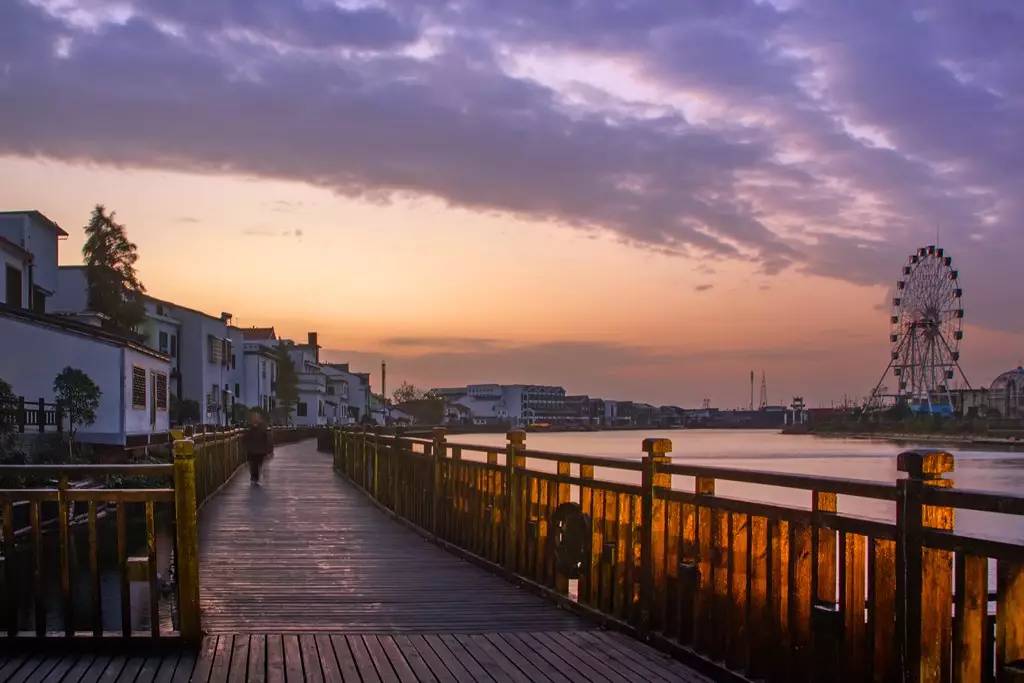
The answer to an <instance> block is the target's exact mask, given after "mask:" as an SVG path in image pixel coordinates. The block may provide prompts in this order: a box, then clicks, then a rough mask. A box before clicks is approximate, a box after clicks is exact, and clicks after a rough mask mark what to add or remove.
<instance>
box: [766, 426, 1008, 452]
mask: <svg viewBox="0 0 1024 683" xmlns="http://www.w3.org/2000/svg"><path fill="white" fill-rule="evenodd" d="M785 433H787V434H793V435H797V434H799V435H807V436H820V437H822V438H827V439H863V440H872V441H890V442H892V443H929V444H936V445H944V444H945V445H951V446H959V447H965V446H969V447H973V448H982V449H985V448H995V449H1009V450H1017V449H1022V450H1024V439H1022V438H1018V437H1013V436H1010V437H1005V436H985V435H981V434H928V433H912V432H844V431H830V430H814V431H803V432H785Z"/></svg>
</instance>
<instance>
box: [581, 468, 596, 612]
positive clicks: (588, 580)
mask: <svg viewBox="0 0 1024 683" xmlns="http://www.w3.org/2000/svg"><path fill="white" fill-rule="evenodd" d="M579 467H580V479H583V480H589V479H593V478H594V466H593V465H580V466H579ZM593 507H594V489H593V488H592V487H591V486H587V485H585V484H580V508H581V509H582V510H583V514H584V515H586V516H587V517H589V518H590V520H591V521H590V523H591V526H593V525H594V509H593ZM595 581H596V575H595V574H594V561H593V548H591V557H590V558H589V559H588V560H587V561H586V562H584V563H583V571H582V573H581V575H580V578H579V582H578V583H577V587H576V589H577V591H578V592H579V601H580V602H582V603H583V604H585V605H587V604H591V603H590V596H591V592H592V584H593V583H594V582H595Z"/></svg>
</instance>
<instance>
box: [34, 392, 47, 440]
mask: <svg viewBox="0 0 1024 683" xmlns="http://www.w3.org/2000/svg"><path fill="white" fill-rule="evenodd" d="M38 410H39V412H37V413H36V422H38V423H39V424H38V425H37V426H38V427H39V433H40V434H42V433H43V432H45V431H46V401H44V400H43V399H39V409H38Z"/></svg>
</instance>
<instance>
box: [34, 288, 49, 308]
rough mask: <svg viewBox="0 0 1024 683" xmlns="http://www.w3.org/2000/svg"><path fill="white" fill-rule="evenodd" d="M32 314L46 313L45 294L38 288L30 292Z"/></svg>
mask: <svg viewBox="0 0 1024 683" xmlns="http://www.w3.org/2000/svg"><path fill="white" fill-rule="evenodd" d="M32 312H33V313H46V294H44V293H43V290H41V289H39V288H38V287H36V288H35V289H33V290H32Z"/></svg>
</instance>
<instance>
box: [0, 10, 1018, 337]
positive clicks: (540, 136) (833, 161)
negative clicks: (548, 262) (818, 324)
mask: <svg viewBox="0 0 1024 683" xmlns="http://www.w3.org/2000/svg"><path fill="white" fill-rule="evenodd" d="M40 5H41V6H40ZM40 5H32V4H27V3H25V2H21V1H20V0H15V1H14V2H13V3H5V4H4V5H3V6H2V7H0V97H3V100H4V102H5V106H4V107H3V108H0V153H4V154H13V155H23V156H36V155H41V156H47V157H53V158H60V159H68V160H89V161H95V162H100V163H111V164H121V165H136V166H145V167H158V168H174V169H179V170H187V171H193V172H203V173H232V172H239V173H246V174H255V175H262V176H266V177H275V178H287V179H294V180H300V181H305V182H308V183H312V184H315V185H319V186H322V187H326V188H329V189H331V190H333V191H336V192H339V193H341V194H345V195H348V196H366V197H374V198H379V197H381V196H385V197H386V196H388V195H389V194H391V193H414V194H426V195H431V196H436V197H440V198H442V199H444V200H447V201H448V202H451V203H452V204H454V205H458V206H463V207H468V208H471V209H481V210H489V211H494V210H496V211H502V212H508V213H511V214H515V215H519V216H524V217H527V218H532V219H542V220H553V221H556V222H558V223H561V224H564V225H568V226H574V227H579V228H583V229H586V230H594V229H600V230H605V231H610V232H611V233H613V234H616V235H618V236H619V237H621V238H622V239H623V240H624V241H626V242H629V243H632V244H636V245H639V246H643V247H647V248H651V249H655V250H659V251H664V252H668V253H678V254H687V255H696V256H702V257H709V258H711V259H716V258H718V259H721V258H728V259H745V260H749V261H751V262H753V263H756V264H758V265H759V266H760V267H761V269H762V270H764V271H765V272H766V273H772V272H776V271H778V270H781V269H784V268H790V267H792V268H799V269H803V270H805V271H808V272H812V273H817V274H824V275H827V276H831V277H836V278H841V279H845V280H849V281H853V282H858V283H870V284H877V283H888V282H889V281H890V280H892V279H894V278H895V274H896V273H897V272H898V268H899V266H900V265H901V263H902V260H903V259H904V257H905V254H906V253H909V251H910V250H912V249H913V248H915V247H917V246H919V245H920V244H926V243H929V242H931V241H932V240H933V235H934V234H935V230H936V228H938V229H939V230H940V231H941V234H942V242H943V243H944V244H945V246H946V247H947V248H948V249H949V251H950V253H952V254H954V257H955V258H956V259H957V261H958V262H959V263H961V266H962V267H961V271H962V273H963V274H964V278H965V281H966V283H967V289H968V305H969V306H972V305H973V308H970V309H969V313H968V315H969V319H970V320H973V321H976V322H978V323H979V324H983V325H987V326H990V327H995V328H1003V329H1015V330H1019V329H1022V328H1024V319H1022V318H1021V317H1020V316H1013V315H1007V311H1011V310H1020V308H1021V307H1022V306H1024V288H1021V287H1020V286H1019V285H1018V275H1017V257H1016V254H1018V253H1020V250H1021V249H1022V248H1024V231H1022V230H1021V229H1020V226H1021V224H1022V223H1024V199H1022V195H1021V193H1020V192H1019V188H1020V186H1021V181H1022V179H1024V178H1022V176H1024V162H1022V161H1021V160H1022V159H1024V135H1022V133H1024V130H1022V128H1024V125H1022V123H1021V122H1022V121H1024V99H1022V97H1021V95H1020V93H1021V92H1022V91H1024V88H1022V86H1024V42H1022V41H1021V40H1020V35H1022V33H1024V9H1022V8H1021V6H1020V5H1019V3H1015V2H1012V1H1003V2H990V3H958V2H953V1H952V0H950V1H948V2H947V1H944V2H938V3H888V2H881V1H880V0H879V1H874V2H863V3H818V2H802V3H792V4H790V3H787V4H786V8H785V9H782V8H780V7H775V6H773V5H772V4H771V3H763V2H754V1H753V0H749V1H748V0H730V1H728V2H706V3H664V2H659V1H656V0H641V1H638V2H634V3H628V4H627V3H608V2H603V1H600V0H592V1H586V0H581V1H580V2H574V3H550V2H544V1H542V0H524V1H523V2H515V3H511V2H490V1H487V2H484V1H483V0H463V1H461V2H458V3H445V2H441V1H440V0H438V1H437V2H425V3H418V4H416V5H415V6H413V5H411V4H410V3H398V2H392V3H387V2H381V3H378V4H375V5H373V6H361V7H360V8H358V9H343V8H340V7H338V6H337V5H335V4H334V3H329V2H319V1H317V0H292V1H291V2H285V1H284V0H281V1H280V2H277V1H275V2H271V1H270V0H260V1H259V2H255V3H249V2H240V1H235V0H223V1H220V2H199V1H198V0H189V1H187V2H171V1H170V0H138V1H137V2H135V3H130V4H128V5H125V4H124V3H120V2H119V3H116V4H115V3H113V2H106V1H105V0H88V1H87V2H82V3H80V6H79V7H77V8H74V9H71V8H69V7H68V6H67V4H66V3H53V5H52V7H53V9H52V10H50V11H47V10H46V9H45V7H47V6H50V3H45V2H43V3H40ZM125 7H127V9H124V8H125ZM552 54H553V55H556V56H563V57H566V58H571V59H573V60H576V62H577V63H583V64H587V63H589V62H594V63H595V64H596V63H597V62H598V60H612V61H614V62H615V63H616V64H619V65H624V67H625V68H627V70H628V72H629V73H631V74H633V77H634V78H635V79H636V80H637V82H638V83H642V84H643V85H644V87H646V88H647V90H645V91H643V92H658V93H663V94H664V97H663V98H662V96H661V95H657V96H655V95H651V96H647V95H643V96H638V95H636V94H635V93H632V92H629V93H626V92H623V85H622V84H621V83H619V84H616V83H612V82H610V81H609V82H608V84H607V87H606V88H605V87H603V86H602V84H601V83H600V82H599V79H598V82H589V81H588V82H587V83H586V84H582V85H581V87H579V88H576V89H575V90H572V91H571V92H570V90H569V89H566V90H562V89H559V87H557V86H555V85H552V84H551V83H548V82H546V81H545V82H543V83H542V82H539V81H538V80H534V79H533V78H531V77H529V76H526V75H522V74H521V73H517V71H516V69H515V65H516V59H517V58H520V57H530V56H540V57H538V58H539V59H541V62H543V59H544V58H545V56H550V55H552ZM628 85H629V84H626V86H627V88H626V89H627V90H628ZM583 86H585V87H583ZM652 89H653V90H652ZM579 93H586V96H585V97H583V98H582V99H580V98H579V97H578V96H576V95H578V94H579ZM574 96H576V97H574ZM680 98H681V99H682V100H683V101H686V102H690V103H694V107H695V108H694V109H693V111H692V112H690V113H684V110H685V109H686V107H685V106H683V107H680V106H677V105H678V101H679V100H680ZM652 99H653V100H656V101H647V100H652ZM662 99H664V101H662Z"/></svg>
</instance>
